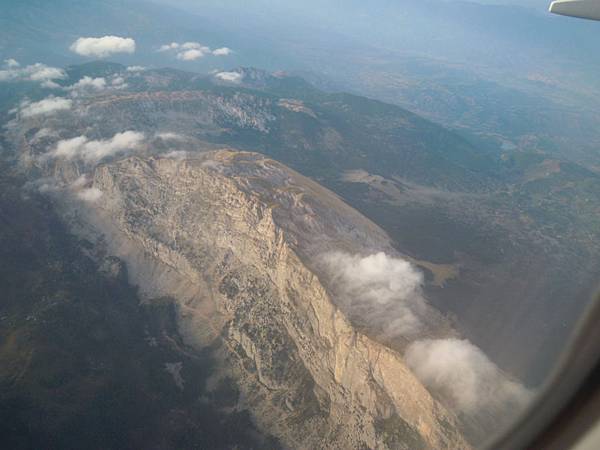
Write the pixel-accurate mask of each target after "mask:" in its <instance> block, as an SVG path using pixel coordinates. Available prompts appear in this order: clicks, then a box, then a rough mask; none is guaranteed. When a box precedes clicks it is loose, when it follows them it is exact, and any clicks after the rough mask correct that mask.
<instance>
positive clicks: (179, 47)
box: [158, 42, 233, 61]
mask: <svg viewBox="0 0 600 450" xmlns="http://www.w3.org/2000/svg"><path fill="white" fill-rule="evenodd" d="M158 51H159V52H172V53H174V54H175V57H176V58H177V59H179V60H181V61H195V60H197V59H200V58H203V57H205V56H206V55H213V56H227V55H230V54H231V53H233V51H232V50H231V49H230V48H228V47H220V48H217V49H215V50H211V48H210V47H207V46H206V45H202V44H201V43H200V42H184V43H183V44H180V43H179V42H171V43H170V44H164V45H161V46H160V47H159V48H158Z"/></svg>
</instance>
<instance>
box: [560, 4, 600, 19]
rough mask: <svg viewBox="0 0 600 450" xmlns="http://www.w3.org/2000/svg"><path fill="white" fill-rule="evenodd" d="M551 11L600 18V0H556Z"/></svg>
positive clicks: (573, 15)
mask: <svg viewBox="0 0 600 450" xmlns="http://www.w3.org/2000/svg"><path fill="white" fill-rule="evenodd" d="M550 12H551V13H554V14H561V15H563V16H572V17H580V18H582V19H591V20H600V0H556V1H553V2H552V4H551V5H550Z"/></svg>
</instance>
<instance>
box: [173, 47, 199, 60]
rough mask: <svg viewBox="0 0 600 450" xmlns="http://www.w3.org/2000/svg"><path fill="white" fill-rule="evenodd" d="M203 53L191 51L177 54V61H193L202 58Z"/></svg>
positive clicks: (196, 50)
mask: <svg viewBox="0 0 600 450" xmlns="http://www.w3.org/2000/svg"><path fill="white" fill-rule="evenodd" d="M204 55H205V53H204V52H203V51H202V50H198V49H192V50H185V51H183V52H179V53H177V59H180V60H182V61H195V60H196V59H199V58H202V57H204Z"/></svg>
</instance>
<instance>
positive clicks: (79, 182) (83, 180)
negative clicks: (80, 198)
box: [71, 174, 88, 190]
mask: <svg viewBox="0 0 600 450" xmlns="http://www.w3.org/2000/svg"><path fill="white" fill-rule="evenodd" d="M87 183H88V177H87V175H86V174H83V175H80V176H79V177H78V178H77V179H76V180H75V181H73V182H72V183H71V188H72V189H75V190H79V189H81V188H82V187H84V186H85V185H86V184H87Z"/></svg>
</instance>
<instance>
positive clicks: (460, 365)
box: [405, 339, 532, 418]
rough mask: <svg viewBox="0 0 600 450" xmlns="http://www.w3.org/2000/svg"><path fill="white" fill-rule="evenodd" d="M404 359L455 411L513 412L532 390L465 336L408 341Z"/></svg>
mask: <svg viewBox="0 0 600 450" xmlns="http://www.w3.org/2000/svg"><path fill="white" fill-rule="evenodd" d="M405 360H406V363H407V365H408V366H409V367H410V369H411V370H412V371H413V372H414V373H415V375H416V376H417V377H418V378H419V379H420V380H421V381H422V382H423V383H424V384H425V385H426V386H427V387H428V388H429V389H432V390H433V391H434V392H436V393H437V394H439V395H440V396H441V397H442V398H443V399H444V400H445V402H446V403H447V404H449V405H450V406H451V407H452V408H453V409H454V410H456V411H460V412H462V413H464V414H467V415H471V416H474V415H477V414H480V413H482V412H484V411H485V412H486V413H487V414H493V416H494V417H497V418H502V417H503V416H504V417H506V414H507V413H512V414H515V413H517V412H518V411H519V410H520V409H521V408H523V407H524V406H525V405H526V404H527V403H528V402H529V401H530V400H531V396H532V393H531V392H530V391H529V390H528V389H526V388H525V387H524V386H523V385H522V384H520V383H518V382H516V381H513V380H511V379H510V378H508V376H507V375H505V374H504V373H502V371H501V370H500V369H499V368H498V367H497V366H496V365H495V364H494V363H493V362H492V361H490V359H489V358H488V357H487V356H486V355H485V354H484V353H483V352H482V351H481V349H479V348H478V347H476V346H475V345H473V344H472V343H471V342H469V341H468V340H466V339H463V340H461V339H425V340H420V341H416V342H413V343H412V344H410V345H409V346H408V348H407V350H406V353H405Z"/></svg>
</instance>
